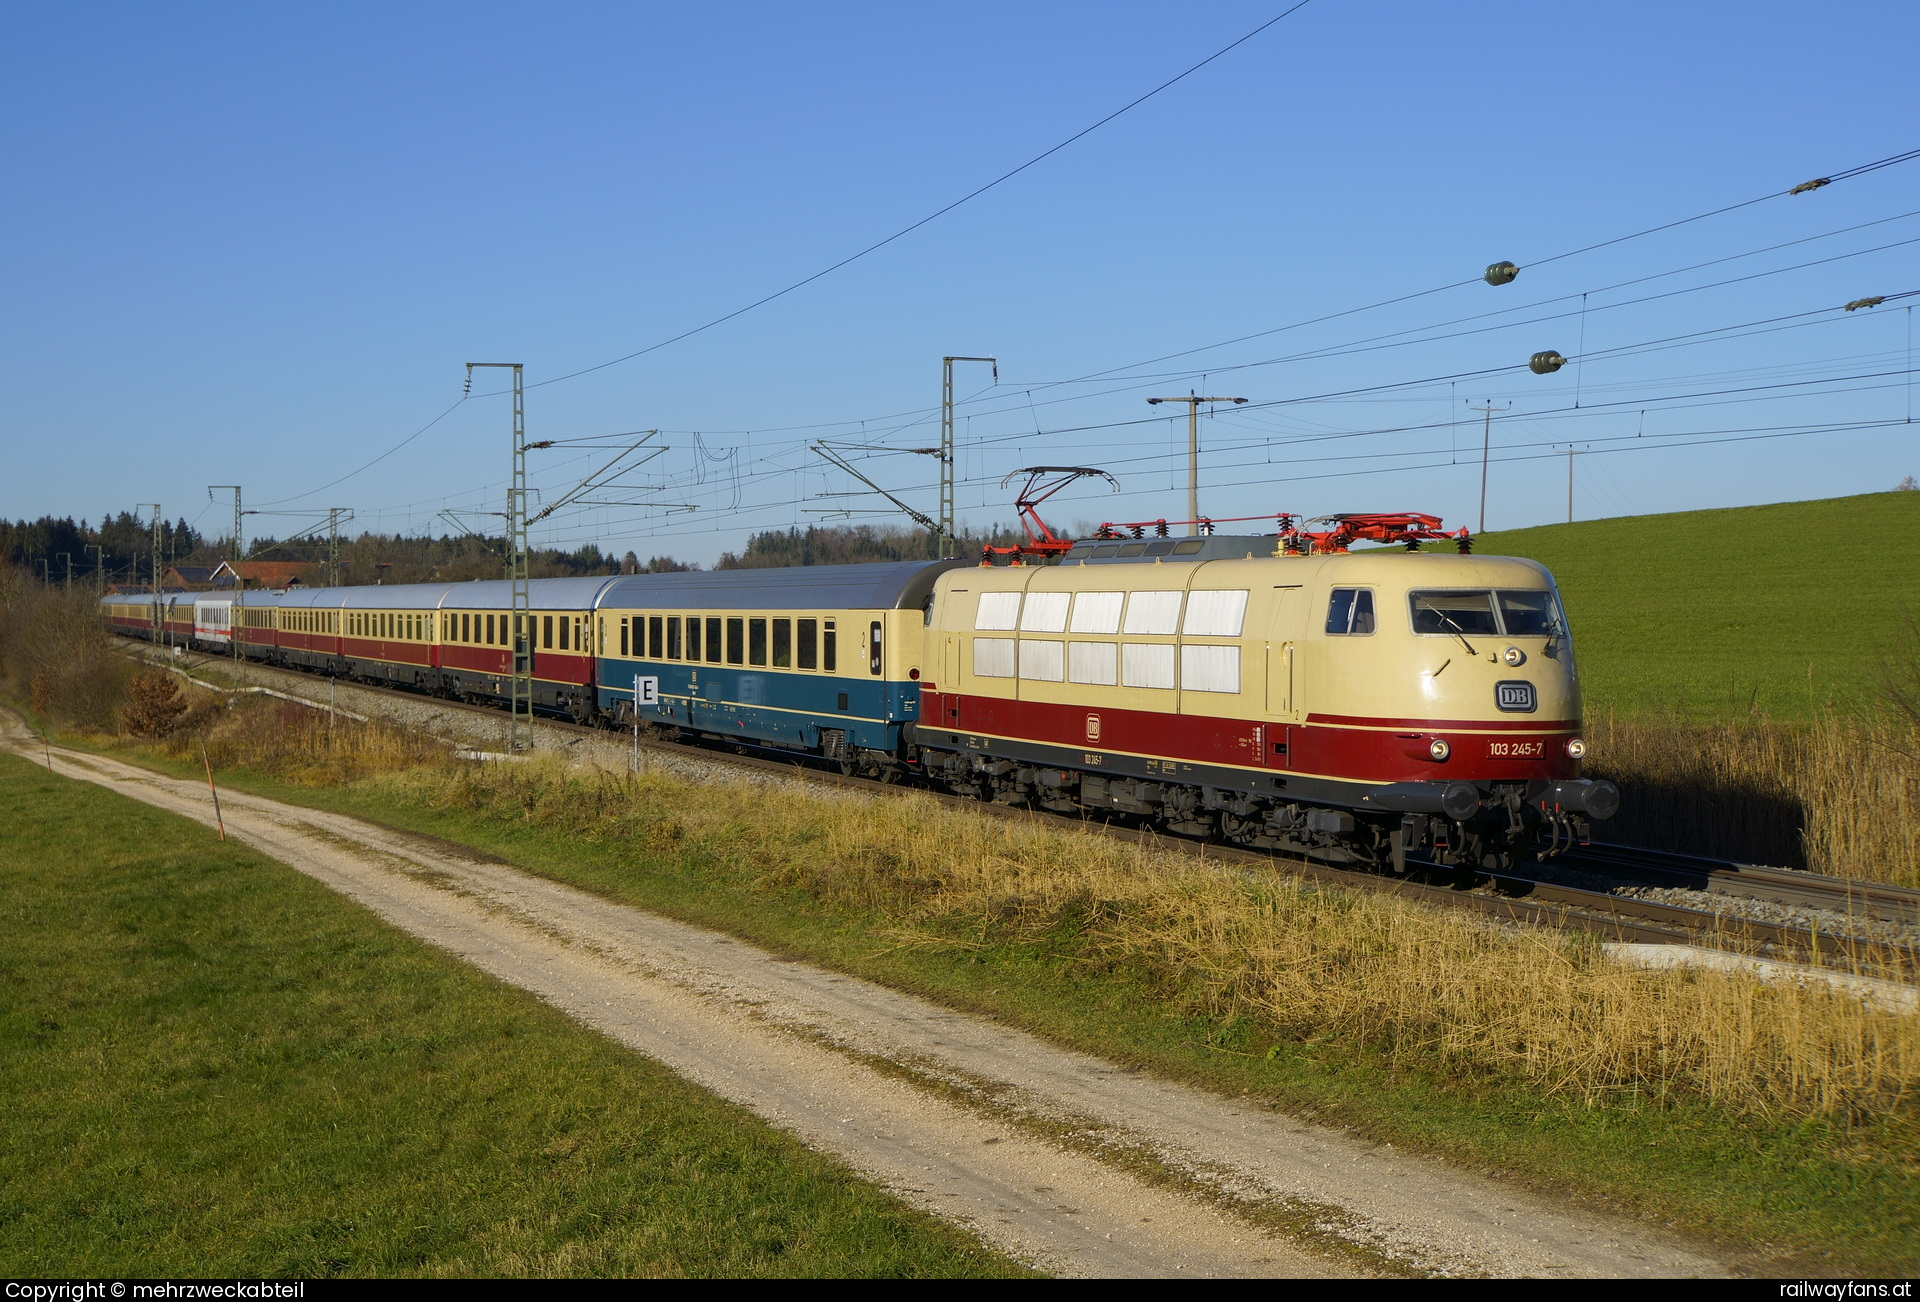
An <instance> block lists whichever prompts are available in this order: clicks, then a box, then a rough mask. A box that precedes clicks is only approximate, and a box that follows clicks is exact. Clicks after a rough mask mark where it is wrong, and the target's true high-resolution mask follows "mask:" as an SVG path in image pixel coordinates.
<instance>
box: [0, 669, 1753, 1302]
mask: <svg viewBox="0 0 1920 1302" xmlns="http://www.w3.org/2000/svg"><path fill="white" fill-rule="evenodd" d="M322 687H323V690H324V685H322ZM357 704H358V703H357V702H356V705H357ZM0 722H3V723H4V725H5V729H4V730H5V738H4V740H5V744H6V746H7V747H8V749H11V750H14V751H16V752H17V753H20V754H21V755H22V756H23V757H28V758H33V759H36V760H37V759H38V758H39V756H40V755H41V753H42V750H41V745H40V742H39V739H38V738H35V737H33V736H31V735H30V734H29V733H28V732H27V730H26V729H25V728H24V726H23V725H21V724H20V723H19V721H18V720H17V718H15V717H13V716H11V715H10V714H8V715H0ZM51 756H52V767H53V768H54V769H55V771H56V772H57V773H59V774H61V775H63V776H66V777H69V778H73V779H76V780H81V781H89V782H95V783H98V784H100V785H102V786H104V787H107V788H109V789H111V790H114V791H117V792H120V793H122V794H124V795H127V796H129V797H131V798H133V799H136V800H141V801H143V802H146V803H148V804H151V805H155V806H157V807H160V808H163V809H167V810H170V811H173V812H176V813H179V814H181V815H183V816H185V817H188V818H192V819H194V820H196V821H199V822H201V823H203V824H206V825H208V826H211V824H212V822H213V809H212V805H211V801H210V798H209V796H208V793H207V790H206V787H205V785H204V783H202V782H200V781H198V780H186V779H175V778H170V777H166V776H162V775H159V774H155V773H152V772H150V771H147V770H145V769H141V768H137V767H135V766H133V765H131V764H126V763H123V762H121V761H118V760H115V759H111V758H107V757H103V756H97V755H86V754H81V753H77V752H72V751H68V750H65V749H58V748H56V749H53V750H52V752H51ZM728 776H729V777H730V778H734V779H736V780H737V778H738V776H739V775H738V774H737V773H732V772H730V773H729V775H728ZM222 803H223V805H224V808H225V812H226V824H227V830H228V834H229V835H232V836H235V837H237V838H239V839H241V840H243V841H246V842H248V843H249V844H251V845H253V846H255V847H256V848H258V849H259V850H261V851H262V852H264V853H266V854H268V855H270V856H272V857H273V858H275V859H278V860H280V861H281V862H283V863H286V864H289V865H291V866H292V867H294V868H295V869H297V870H299V871H301V872H304V873H307V874H309V875H310V876H312V877H314V878H315V879H317V880H319V881H321V882H323V883H325V884H327V885H328V886H330V887H332V888H333V889H335V890H338V891H340V892H342V893H344V894H346V895H349V896H351V897H352V898H354V899H356V900H358V901H359V902H361V903H362V904H364V905H365V906H366V907H367V908H369V909H370V910H372V911H373V912H375V913H376V914H378V915H379V916H380V917H382V918H384V919H386V920H387V921H389V922H390V923H392V924H393V925H395V926H398V927H400V928H402V929H404V930H406V931H409V932H411V933H412V934H414V935H416V936H419V937H422V938H423V939H426V940H428V941H430V942H431V943H434V944H436V945H439V946H442V947H443V948H445V949H447V950H449V951H451V952H453V953H455V954H457V955H459V956H461V957H462V958H464V959H466V960H467V961H469V962H471V963H473V964H474V965H476V966H477V967H479V968H481V969H482V970H484V971H487V972H489V973H491V974H493V975H494V976H496V977H498V978H499V979H501V980H504V981H507V982H509V983H512V984H515V985H519V986H521V987H523V988H525V989H527V990H529V991H531V992H533V993H535V994H536V995H538V996H539V997H541V998H542V999H545V1000H547V1001H548V1002H550V1003H552V1004H554V1005H555V1006H556V1007H559V1008H561V1009H563V1010H564V1011H566V1012H567V1013H569V1014H570V1015H572V1016H574V1017H576V1018H578V1019H579V1020H580V1021H582V1022H584V1023H586V1024H587V1025H589V1026H592V1027H594V1028H596V1029H598V1030H600V1031H602V1032H603V1033H605V1034H607V1035H609V1036H611V1037H613V1038H614V1039H617V1040H619V1041H621V1042H622V1043H624V1044H626V1045H628V1046H630V1047H632V1048H633V1049H635V1050H637V1051H640V1052H642V1053H646V1054H648V1055H650V1056H653V1057H655V1058H657V1059H659V1060H660V1061H662V1062H664V1063H666V1064H667V1065H668V1066H670V1067H672V1068H674V1069H675V1070H677V1071H679V1072H681V1073H682V1074H684V1075H686V1076H687V1077H688V1078H690V1079H692V1080H694V1081H696V1082H698V1083H700V1084H702V1085H703V1086H705V1087H706V1088H708V1089H711V1090H712V1091H714V1092H715V1093H716V1094H718V1095H720V1096H722V1097H724V1098H728V1099H731V1100H733V1101H735V1102H737V1103H740V1104H741V1105H743V1106H745V1107H747V1108H749V1109H751V1110H753V1111H755V1112H757V1113H759V1114H760V1115H761V1116H763V1117H766V1118H767V1119H768V1120H769V1121H771V1122H772V1123H773V1124H775V1125H778V1126H780V1127H781V1128H783V1129H786V1130H788V1131H791V1132H792V1133H794V1134H796V1135H798V1136H800V1137H801V1138H802V1139H803V1140H804V1141H806V1142H807V1143H809V1144H810V1145H812V1146H814V1147H816V1148H818V1149H821V1150H823V1151H826V1152H830V1153H834V1154H837V1155H839V1156H840V1157H842V1158H843V1159H844V1160H845V1161H847V1162H848V1163H849V1164H850V1165H851V1166H852V1167H854V1168H855V1169H856V1170H858V1171H860V1172H862V1173H863V1174H865V1175H867V1176H868V1177H869V1178H871V1179H873V1180H875V1181H877V1182H878V1183H880V1184H881V1185H883V1186H885V1187H887V1188H889V1189H891V1190H892V1191H894V1192H895V1193H896V1194H897V1195H898V1196H900V1197H902V1198H903V1199H905V1200H907V1201H909V1202H912V1203H914V1204H916V1205H918V1206H920V1207H923V1208H925V1209H927V1210H929V1211H931V1212H933V1213H935V1214H937V1215H941V1216H944V1217H947V1218H949V1219H951V1220H954V1221H956V1222H959V1223H961V1224H964V1225H967V1226H969V1227H971V1228H972V1229H973V1230H974V1231H975V1232H977V1233H978V1234H980V1235H981V1237H982V1238H983V1239H985V1240H986V1241H988V1242H990V1243H992V1244H994V1245H995V1246H997V1247H1000V1248H1002V1249H1004V1250H1006V1251H1008V1252H1010V1253H1012V1254H1014V1255H1016V1256H1019V1257H1022V1258H1024V1259H1026V1260H1029V1261H1032V1262H1034V1263H1035V1264H1037V1265H1040V1266H1042V1267H1044V1268H1047V1269H1050V1270H1054V1271H1057V1272H1060V1273H1063V1274H1071V1275H1083V1276H1107V1277H1120V1276H1130V1277H1144V1276H1159V1277H1174V1276H1308V1275H1313V1276H1323V1275H1342V1274H1355V1273H1369V1272H1370V1271H1372V1270H1376V1269H1378V1270H1391V1271H1414V1272H1424V1273H1431V1274H1442V1275H1496V1276H1532V1277H1560V1278H1574V1277H1608V1278H1623V1277H1673V1276H1700V1275H1718V1274H1723V1273H1724V1272H1725V1267H1724V1266H1723V1265H1722V1263H1720V1262H1718V1261H1716V1260H1714V1259H1712V1258H1711V1257H1708V1256H1705V1255H1702V1254H1701V1253H1699V1252H1697V1251H1694V1250H1691V1249H1689V1248H1687V1247H1684V1246H1682V1245H1679V1244H1677V1243H1674V1242H1672V1241H1670V1240H1667V1239H1665V1238H1664V1237H1662V1236H1660V1235H1658V1234H1657V1233H1655V1232H1653V1231H1651V1230H1649V1229H1648V1228H1647V1227H1645V1226H1642V1225H1638V1224H1634V1223H1629V1222H1624V1221H1619V1220H1614V1219H1611V1218H1607V1217H1602V1216H1597V1215H1588V1214H1584V1213H1579V1212H1570V1211H1568V1210H1567V1209H1566V1208H1565V1206H1564V1205H1563V1203H1562V1202H1561V1201H1560V1200H1555V1199H1550V1198H1541V1197H1536V1196H1534V1195H1531V1194H1528V1193H1525V1192H1522V1191H1519V1190H1516V1189H1513V1188H1510V1187H1507V1186H1504V1185H1502V1184H1499V1183H1496V1182H1494V1181H1492V1180H1488V1179H1485V1178H1482V1177H1478V1176H1474V1175H1469V1174H1466V1173H1463V1172H1460V1171H1456V1170H1452V1169H1449V1168H1447V1167H1444V1166H1442V1165H1440V1164H1438V1163H1434V1162H1429V1161H1424V1160H1420V1159H1414V1158H1409V1157H1406V1156H1404V1155H1401V1154H1398V1153H1395V1152H1393V1151H1392V1150H1391V1148H1390V1147H1384V1146H1374V1145H1370V1144H1366V1143H1362V1142H1358V1141H1356V1140H1354V1139H1353V1138H1352V1137H1350V1136H1348V1135H1345V1134H1343V1133H1341V1132H1338V1131H1333V1130H1329V1129H1325V1128H1322V1127H1317V1126H1310V1125H1305V1124H1302V1123H1300V1122H1297V1121H1294V1120H1292V1119H1289V1118H1286V1117H1283V1116H1279V1115H1277V1114H1275V1113H1273V1112H1271V1111H1267V1110H1265V1109H1263V1108H1261V1107H1259V1106H1256V1105H1253V1104H1250V1103H1246V1102H1240V1101H1235V1100H1230V1099H1223V1098H1219V1097H1215V1096H1213V1095H1209V1094H1206V1093H1204V1092H1202V1091H1199V1090H1195V1089H1191V1088H1188V1087H1185V1086H1181V1085H1177V1084H1173V1083H1171V1082H1167V1081H1163V1080H1159V1079H1157V1078H1155V1077H1152V1076H1150V1075H1147V1074H1145V1073H1143V1072H1138V1071H1130V1070H1127V1069H1124V1068H1122V1067H1120V1066H1118V1065H1116V1064H1114V1063H1110V1062H1105V1061H1102V1060H1100V1059H1097V1058H1094V1057H1091V1056H1089V1055H1085V1054H1079V1053H1074V1052H1070V1051H1066V1050H1062V1049H1059V1048H1057V1047H1055V1046H1053V1045H1051V1044H1048V1043H1046V1042H1044V1041H1042V1040H1039V1039H1038V1038H1036V1037H1033V1036H1030V1035H1027V1034H1025V1033H1023V1032H1019V1031H1015V1030H1011V1029H1009V1028H1007V1027H1004V1026H1001V1025H998V1024H997V1023H994V1022H992V1021H989V1020H988V1019H985V1018H981V1017H976V1016H972V1015H968V1014H963V1013H958V1012H955V1011H953V1010H951V1009H946V1008H942V1007H940V1006H938V1005H936V1004H932V1003H929V1002H927V1001H925V1000H921V999H918V998H915V997H913V996H909V995H904V994H901V993H899V992H897V991H894V990H890V989H887V988H885V987H882V986H878V985H875V984H873V983H870V982H866V981H862V980H859V979H856V978H853V977H849V976H846V975H844V974H841V973H837V972H832V971H828V970H824V969H820V968H816V967H813V966H811V965H808V964H805V963H799V962H793V961H789V960H787V959H783V958H781V957H779V956H777V955H774V954H771V953H767V952H765V951H762V950H759V949H757V948H755V947H753V946H751V945H747V944H744V943H742V942H739V941H737V940H735V939H733V938H731V937H728V936H725V935H721V934H718V933H715V932H711V931H706V930H703V929H701V928H697V927H691V926H687V925H685V924H682V923H678V922H674V921H672V920H670V919H666V918H662V917H658V916H655V915H652V914H648V913H645V912H643V911H641V910H638V909H633V908H628V907H625V906H621V905H617V904H613V903H610V902H609V901H607V900H604V899H601V898H599V897H597V896H594V895H590V894H588V893H586V892H583V891H578V890H575V889H573V888H571V887H567V886H564V885H561V884H560V883H557V882H553V881H550V880H547V879H545V878H541V877H538V876H535V875H533V874H530V873H525V872H522V871H520V870H518V869H515V868H513V867H511V866H509V865H506V864H503V863H499V862H495V861H488V860H485V859H484V858H483V857H481V856H477V855H471V854H470V853H468V852H465V851H462V850H460V849H459V848H457V847H451V846H448V845H447V844H446V843H444V842H441V841H437V840H432V839H429V838H424V837H415V836H412V835H409V834H407V833H403V832H397V831H395V830H393V829H390V828H383V827H378V826H375V825H372V824H368V823H364V822H361V821H360V820H357V819H353V818H349V817H346V816H343V815H337V814H330V813H326V812H322V811H316V810H311V809H305V808H301V807H299V806H294V805H287V804H282V803H280V802H278V801H273V800H269V799H265V798H263V797H258V796H253V795H249V794H246V793H241V792H227V793H223V797H222ZM1143 1168H1151V1169H1156V1170H1157V1171H1159V1172H1160V1173H1161V1175H1160V1178H1158V1179H1155V1180H1148V1179H1144V1178H1142V1177H1141V1176H1140V1175H1139V1174H1137V1172H1139V1171H1141V1170H1142V1169H1143Z"/></svg>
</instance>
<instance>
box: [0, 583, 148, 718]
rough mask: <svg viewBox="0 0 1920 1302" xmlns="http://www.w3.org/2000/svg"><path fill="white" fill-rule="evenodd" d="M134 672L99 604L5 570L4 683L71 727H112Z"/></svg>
mask: <svg viewBox="0 0 1920 1302" xmlns="http://www.w3.org/2000/svg"><path fill="white" fill-rule="evenodd" d="M132 676H133V670H132V667H131V666H129V665H128V664H127V662H126V660H125V659H124V658H123V657H121V656H118V655H116V654H114V651H113V648H112V646H111V645H110V643H109V637H108V634H107V631H106V626H105V624H104V623H103V622H102V620H101V618H100V609H99V605H98V603H96V602H95V601H94V599H93V598H92V597H91V596H90V595H88V594H85V593H79V594H66V593H62V592H59V591H56V590H53V589H50V588H45V587H42V586H41V585H39V584H36V583H31V582H21V581H20V573H19V572H18V571H16V572H13V573H11V574H8V575H5V576H0V687H4V689H5V690H6V692H7V694H8V695H10V696H12V697H13V698H14V699H16V700H21V699H25V700H30V701H31V702H32V704H33V708H34V711H35V712H36V713H39V714H41V715H44V716H45V717H47V718H49V719H52V720H53V721H54V722H56V723H60V724H65V725H68V726H73V727H82V728H99V729H103V730H105V729H111V728H112V727H113V726H114V724H115V720H116V717H117V715H118V714H119V711H120V707H121V705H122V704H123V703H124V701H125V699H126V690H127V683H128V681H129V680H130V679H131V678H132Z"/></svg>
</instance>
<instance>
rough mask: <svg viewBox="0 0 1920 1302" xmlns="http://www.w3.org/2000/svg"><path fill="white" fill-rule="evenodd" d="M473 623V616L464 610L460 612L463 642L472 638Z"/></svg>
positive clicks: (461, 638)
mask: <svg viewBox="0 0 1920 1302" xmlns="http://www.w3.org/2000/svg"><path fill="white" fill-rule="evenodd" d="M472 624H473V616H471V615H469V614H468V613H467V612H466V611H464V610H463V611H461V612H460V640H461V641H462V642H465V641H467V640H469V639H470V638H471V636H472V634H473V627H472Z"/></svg>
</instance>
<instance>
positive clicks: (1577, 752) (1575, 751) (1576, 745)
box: [1567, 737, 1587, 759]
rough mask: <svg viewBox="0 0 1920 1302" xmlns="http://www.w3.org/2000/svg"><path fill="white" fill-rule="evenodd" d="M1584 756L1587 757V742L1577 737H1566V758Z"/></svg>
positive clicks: (1581, 757) (1582, 757)
mask: <svg viewBox="0 0 1920 1302" xmlns="http://www.w3.org/2000/svg"><path fill="white" fill-rule="evenodd" d="M1586 757H1587V743H1586V742H1584V741H1582V740H1581V739H1580V738H1578V737H1569V738H1567V758H1568V759H1585V758H1586Z"/></svg>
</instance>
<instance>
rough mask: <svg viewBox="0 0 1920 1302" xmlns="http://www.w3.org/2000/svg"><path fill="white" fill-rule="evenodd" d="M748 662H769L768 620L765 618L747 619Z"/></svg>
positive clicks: (762, 663)
mask: <svg viewBox="0 0 1920 1302" xmlns="http://www.w3.org/2000/svg"><path fill="white" fill-rule="evenodd" d="M747 663H748V664H753V665H764V664H765V663H767V621H766V620H764V619H750V620H748V621H747Z"/></svg>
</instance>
